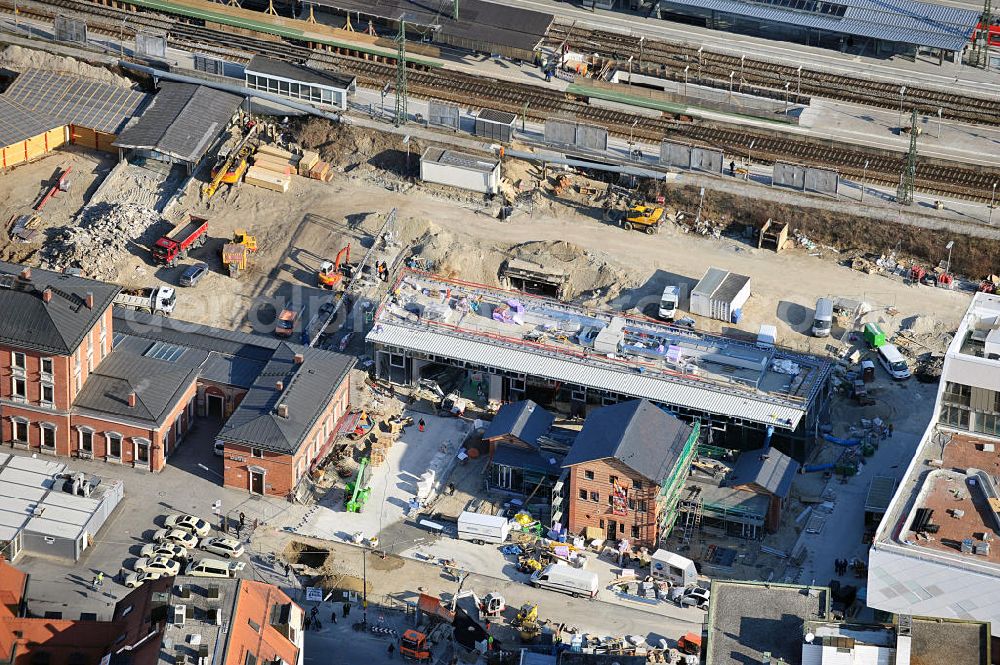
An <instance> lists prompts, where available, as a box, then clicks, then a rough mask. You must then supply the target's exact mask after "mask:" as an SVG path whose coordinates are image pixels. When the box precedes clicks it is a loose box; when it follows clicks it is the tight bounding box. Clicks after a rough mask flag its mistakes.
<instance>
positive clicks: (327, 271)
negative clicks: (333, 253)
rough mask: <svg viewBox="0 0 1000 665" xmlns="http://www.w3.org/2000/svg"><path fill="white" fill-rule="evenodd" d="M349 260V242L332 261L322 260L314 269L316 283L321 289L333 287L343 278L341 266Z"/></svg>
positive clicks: (345, 264)
mask: <svg viewBox="0 0 1000 665" xmlns="http://www.w3.org/2000/svg"><path fill="white" fill-rule="evenodd" d="M350 261H351V244H350V243H348V244H347V247H344V248H343V249H341V250H340V251H339V252H337V258H336V259H334V261H333V262H330V261H323V263H321V264H320V266H319V270H317V271H316V285H317V286H318V287H319V288H321V289H335V288H337V287H338V286H339V285H340V283H341V282H342V281H343V280H344V272H343V270H342V268H343V267H344V266H347V265H348V264H349V263H350Z"/></svg>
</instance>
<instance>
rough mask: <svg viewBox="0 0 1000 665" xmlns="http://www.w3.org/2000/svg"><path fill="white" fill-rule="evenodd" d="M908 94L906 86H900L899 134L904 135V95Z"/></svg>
mask: <svg viewBox="0 0 1000 665" xmlns="http://www.w3.org/2000/svg"><path fill="white" fill-rule="evenodd" d="M904 95H906V86H905V85H901V86H899V135H900V136H902V135H903V96H904Z"/></svg>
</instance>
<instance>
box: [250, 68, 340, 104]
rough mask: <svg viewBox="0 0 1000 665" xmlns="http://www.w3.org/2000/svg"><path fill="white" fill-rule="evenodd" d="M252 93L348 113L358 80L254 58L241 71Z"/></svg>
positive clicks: (326, 71) (334, 73)
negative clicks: (261, 93)
mask: <svg viewBox="0 0 1000 665" xmlns="http://www.w3.org/2000/svg"><path fill="white" fill-rule="evenodd" d="M244 77H245V80H246V86H247V87H248V88H250V89H251V90H259V91H261V92H269V93H271V94H273V95H278V96H279V97H287V98H288V99H294V100H298V101H303V102H308V103H310V104H318V105H320V106H327V107H331V108H335V109H337V110H339V111H346V110H347V98H348V97H349V96H350V95H353V94H354V91H355V90H356V89H357V81H358V79H357V77H355V76H352V75H350V74H341V73H340V72H333V71H328V70H325V69H315V68H313V67H306V66H304V65H293V64H291V63H288V62H284V61H282V60H274V59H272V58H265V57H264V56H262V55H255V56H254V57H253V59H252V60H251V61H250V62H249V63H248V64H247V66H246V68H245V70H244Z"/></svg>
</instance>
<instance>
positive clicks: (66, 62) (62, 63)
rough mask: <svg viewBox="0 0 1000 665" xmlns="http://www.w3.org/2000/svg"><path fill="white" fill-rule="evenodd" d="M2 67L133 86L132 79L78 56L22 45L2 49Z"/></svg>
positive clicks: (0, 54) (119, 85) (124, 86)
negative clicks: (84, 60)
mask: <svg viewBox="0 0 1000 665" xmlns="http://www.w3.org/2000/svg"><path fill="white" fill-rule="evenodd" d="M0 67H6V68H8V69H13V70H14V71H18V72H23V71H27V70H29V69H45V70H48V71H53V72H63V73H66V74H72V75H73V76H78V77H81V78H87V79H95V80H97V81H100V82H102V83H109V84H111V85H114V86H118V87H121V88H130V87H132V81H130V80H129V79H127V78H125V77H124V76H118V75H117V74H113V73H112V72H111V71H109V70H107V69H105V68H103V67H95V66H93V65H88V64H87V63H85V62H81V61H80V60H77V59H76V58H68V57H64V56H59V55H54V54H52V53H46V52H45V51H36V50H34V49H28V48H24V47H21V46H16V45H11V46H8V47H7V48H5V49H4V50H3V51H0Z"/></svg>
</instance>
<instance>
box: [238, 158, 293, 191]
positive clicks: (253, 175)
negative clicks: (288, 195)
mask: <svg viewBox="0 0 1000 665" xmlns="http://www.w3.org/2000/svg"><path fill="white" fill-rule="evenodd" d="M243 180H244V181H245V182H246V183H248V184H250V185H253V186H254V187H262V188H264V189H270V190H271V191H272V192H281V193H282V194H284V193H285V192H287V191H288V187H289V186H290V185H291V181H292V176H290V175H288V174H284V175H282V174H279V173H275V172H274V171H270V170H268V169H265V168H263V167H261V166H257V165H256V164H254V165H253V166H251V167H250V168H249V169H247V174H246V176H245V177H244V178H243Z"/></svg>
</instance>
